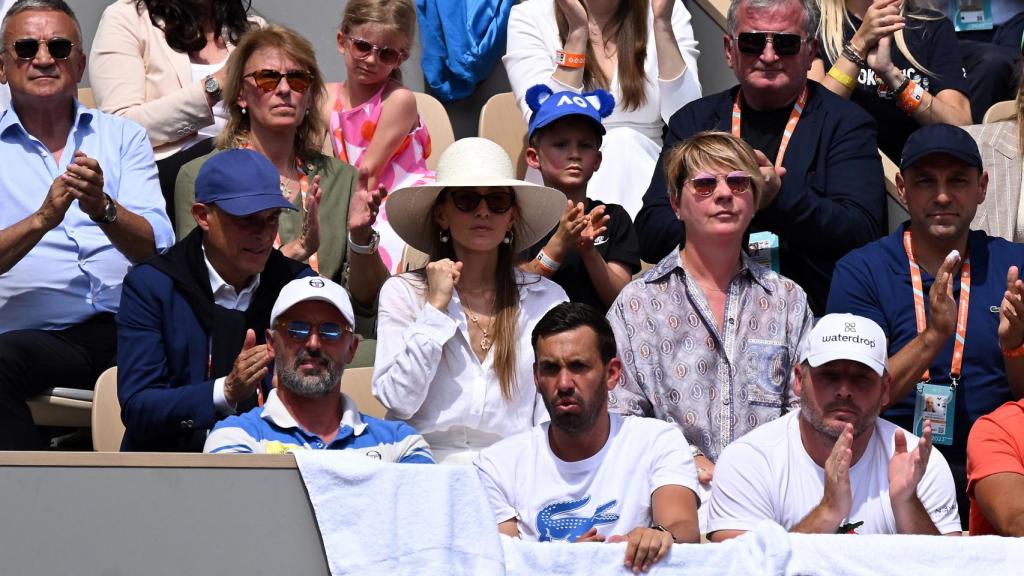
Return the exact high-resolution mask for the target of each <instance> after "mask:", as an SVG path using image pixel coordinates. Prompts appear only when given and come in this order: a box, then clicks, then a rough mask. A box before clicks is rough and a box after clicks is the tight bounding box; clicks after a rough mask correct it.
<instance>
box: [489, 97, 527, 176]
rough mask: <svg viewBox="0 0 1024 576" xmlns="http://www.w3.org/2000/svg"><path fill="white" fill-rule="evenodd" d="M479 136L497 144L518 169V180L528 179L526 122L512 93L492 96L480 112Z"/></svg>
mask: <svg viewBox="0 0 1024 576" xmlns="http://www.w3.org/2000/svg"><path fill="white" fill-rule="evenodd" d="M478 134H479V135H480V137H481V138H487V139H488V140H492V141H494V142H497V143H498V145H500V146H501V147H502V148H504V149H505V152H506V153H508V156H509V158H511V159H512V164H513V165H514V166H515V169H516V178H520V179H522V178H525V177H526V122H525V121H524V120H523V113H522V112H520V111H519V107H518V106H516V97H515V95H514V94H512V93H511V92H502V93H501V94H495V95H494V96H491V97H490V99H489V100H487V103H486V104H484V107H483V109H482V110H481V111H480V125H479V127H478Z"/></svg>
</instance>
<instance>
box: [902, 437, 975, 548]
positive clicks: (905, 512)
mask: <svg viewBox="0 0 1024 576" xmlns="http://www.w3.org/2000/svg"><path fill="white" fill-rule="evenodd" d="M894 442H895V448H894V450H893V455H892V459H891V460H890V461H889V501H890V502H891V503H892V515H893V517H894V518H895V520H896V533H898V534H924V535H929V536H937V535H938V534H939V530H938V528H936V527H935V523H934V522H932V519H931V517H930V516H928V511H927V510H925V508H924V505H923V504H921V499H920V498H918V496H917V487H918V485H919V484H920V483H921V478H923V477H924V473H925V470H926V469H927V468H928V458H929V457H930V456H931V452H932V426H931V423H930V422H928V421H927V420H925V423H924V433H923V434H922V435H921V439H920V440H919V441H918V443H917V449H916V450H914V451H913V452H910V451H908V450H907V437H906V435H905V433H904V432H903V431H902V430H897V431H896V436H895V438H894ZM959 534H960V533H959V532H956V535H959Z"/></svg>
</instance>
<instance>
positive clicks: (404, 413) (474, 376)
mask: <svg viewBox="0 0 1024 576" xmlns="http://www.w3.org/2000/svg"><path fill="white" fill-rule="evenodd" d="M437 174H438V179H437V182H436V183H434V184H431V185H423V186H415V187H411V188H403V189H400V190H397V191H395V192H394V193H392V194H391V196H390V198H389V199H388V204H389V205H390V206H391V209H392V213H391V225H392V226H393V227H394V229H395V231H396V232H397V233H398V234H399V235H400V236H401V238H402V239H403V240H405V241H406V242H407V243H408V244H409V246H411V247H413V248H416V249H417V250H421V251H423V252H426V253H427V254H430V263H429V264H427V266H426V268H424V269H421V270H416V271H413V272H406V273H404V274H400V275H398V276H392V277H391V278H390V279H388V280H387V282H385V283H384V287H383V288H382V289H381V293H380V299H379V316H378V321H377V359H376V362H375V363H374V370H373V393H374V395H375V396H376V397H377V398H378V399H379V400H380V401H381V403H382V404H384V406H385V407H387V409H388V418H392V419H401V420H405V421H407V422H408V423H409V424H410V425H411V426H412V427H413V428H416V429H417V430H418V431H419V432H420V433H421V434H423V437H424V438H425V439H426V440H427V442H428V443H429V444H430V449H431V451H432V452H433V454H434V459H435V461H437V462H439V463H442V462H443V463H448V464H469V463H470V462H471V461H472V458H473V456H474V455H475V454H476V452H478V451H479V450H481V449H482V448H485V447H487V446H489V445H491V444H493V443H494V442H496V441H498V440H500V439H502V438H505V437H508V436H511V435H513V434H516V433H518V432H522V431H524V430H527V429H529V428H530V427H532V426H533V425H534V424H536V423H538V421H539V419H540V418H543V417H544V416H546V414H547V412H546V411H545V409H544V406H543V403H542V402H541V401H540V400H539V399H538V397H537V392H536V388H535V387H534V385H533V376H532V372H531V368H532V365H533V347H532V345H531V342H530V335H531V333H532V331H533V327H534V325H535V324H536V323H537V322H538V321H539V320H540V319H541V317H543V316H544V314H545V313H547V311H548V310H550V309H551V308H553V307H554V306H555V305H556V304H558V303H559V302H563V301H565V300H567V298H566V295H565V292H564V291H563V290H562V289H561V288H560V287H559V286H558V285H557V284H555V283H554V282H552V281H550V280H548V279H546V278H541V277H540V276H537V275H534V274H529V273H525V272H521V271H519V270H517V268H516V258H515V256H516V254H518V253H519V252H521V251H522V250H525V249H527V248H528V247H529V246H531V245H533V244H534V243H536V242H537V241H539V240H540V239H541V238H543V237H544V235H545V234H547V232H548V231H549V230H551V229H552V228H553V227H554V226H555V224H556V223H557V222H558V218H559V215H560V214H561V213H562V210H563V208H564V207H565V202H566V200H565V196H563V195H562V193H561V192H558V191H557V190H554V189H553V188H547V187H544V186H538V185H535V184H530V183H528V182H523V181H520V180H516V179H515V173H514V170H513V168H512V161H511V160H510V159H509V157H508V155H507V154H505V151H504V150H502V148H501V147H500V146H498V145H497V144H495V143H494V142H491V141H490V140H485V139H483V138H465V139H463V140H459V141H458V142H455V143H454V144H452V145H451V146H450V147H449V148H448V149H447V150H446V151H445V153H444V155H443V156H442V157H441V162H440V164H439V165H438V170H437Z"/></svg>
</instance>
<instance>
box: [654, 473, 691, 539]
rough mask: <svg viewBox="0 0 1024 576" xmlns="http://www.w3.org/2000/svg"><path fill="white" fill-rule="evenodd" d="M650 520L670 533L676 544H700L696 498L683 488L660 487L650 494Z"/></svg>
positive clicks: (674, 486)
mask: <svg viewBox="0 0 1024 576" xmlns="http://www.w3.org/2000/svg"><path fill="white" fill-rule="evenodd" d="M651 518H652V519H653V520H654V523H655V524H660V525H662V526H664V527H665V528H667V529H668V531H669V532H671V533H672V538H673V540H675V541H676V542H680V543H682V542H686V543H690V544H696V543H698V542H700V532H699V528H698V527H697V497H696V495H695V494H694V493H693V490H690V489H689V488H686V487H685V486H677V485H671V484H670V485H666V486H661V487H659V488H658V489H657V490H655V491H654V493H653V494H651Z"/></svg>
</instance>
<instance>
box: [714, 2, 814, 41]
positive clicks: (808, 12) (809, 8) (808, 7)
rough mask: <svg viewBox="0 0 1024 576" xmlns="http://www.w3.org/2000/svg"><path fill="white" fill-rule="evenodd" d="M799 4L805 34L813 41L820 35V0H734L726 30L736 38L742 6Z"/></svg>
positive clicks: (731, 4)
mask: <svg viewBox="0 0 1024 576" xmlns="http://www.w3.org/2000/svg"><path fill="white" fill-rule="evenodd" d="M794 2H799V3H800V5H801V6H802V7H803V9H804V32H805V33H806V34H807V38H808V39H811V38H814V37H816V36H817V35H818V20H819V18H820V15H819V12H818V0H732V1H731V2H729V14H728V17H727V18H726V24H725V30H726V32H728V33H729V36H731V37H734V36H736V21H737V19H738V18H739V11H740V5H743V6H745V7H747V8H754V9H765V8H777V7H779V6H785V5H787V4H791V3H794Z"/></svg>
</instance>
